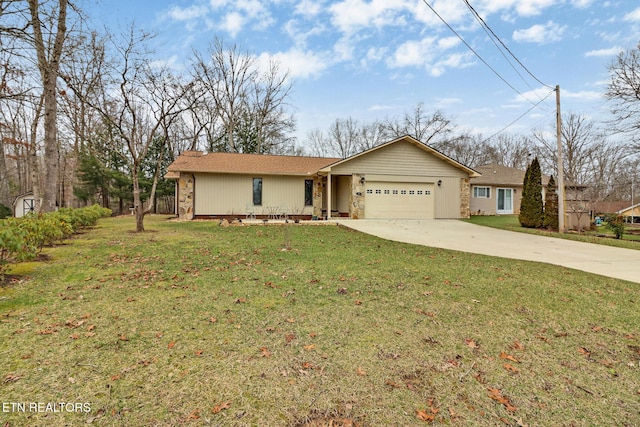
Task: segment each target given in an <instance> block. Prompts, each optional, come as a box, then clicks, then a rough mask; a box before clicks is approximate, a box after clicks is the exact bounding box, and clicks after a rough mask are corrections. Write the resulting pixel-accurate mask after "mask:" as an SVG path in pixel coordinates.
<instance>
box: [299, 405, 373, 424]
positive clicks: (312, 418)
mask: <svg viewBox="0 0 640 427" xmlns="http://www.w3.org/2000/svg"><path fill="white" fill-rule="evenodd" d="M349 406H350V405H349ZM349 412H350V411H349V410H348V409H339V410H330V411H320V410H313V411H311V413H310V414H309V415H307V416H306V417H304V418H302V419H300V420H298V421H296V422H295V423H294V424H293V425H292V427H367V424H365V422H364V421H362V420H360V419H358V418H357V417H356V418H353V417H352V416H350V414H349Z"/></svg>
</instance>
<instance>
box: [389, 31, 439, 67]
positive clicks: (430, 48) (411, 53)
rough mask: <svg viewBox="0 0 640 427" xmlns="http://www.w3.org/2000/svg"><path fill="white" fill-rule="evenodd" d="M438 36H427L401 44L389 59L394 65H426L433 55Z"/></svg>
mask: <svg viewBox="0 0 640 427" xmlns="http://www.w3.org/2000/svg"><path fill="white" fill-rule="evenodd" d="M435 41H436V38H435V37H427V38H424V39H422V40H419V41H415V40H410V41H408V42H405V43H403V44H401V45H400V46H399V47H398V49H397V50H396V51H395V53H394V55H393V56H392V57H391V58H390V59H389V61H390V64H389V65H391V66H392V67H407V66H419V65H425V64H426V63H428V62H429V61H430V60H431V58H432V57H433V52H434V50H435V49H434V45H435Z"/></svg>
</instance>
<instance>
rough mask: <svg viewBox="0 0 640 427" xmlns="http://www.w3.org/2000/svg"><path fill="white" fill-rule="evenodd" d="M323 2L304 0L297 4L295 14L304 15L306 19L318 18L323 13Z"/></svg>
mask: <svg viewBox="0 0 640 427" xmlns="http://www.w3.org/2000/svg"><path fill="white" fill-rule="evenodd" d="M322 6H323V5H322V2H319V1H315V0H302V1H301V2H299V3H298V4H296V7H295V9H294V10H293V13H294V14H296V15H302V16H304V17H305V18H311V17H314V16H317V15H319V14H320V12H321V11H322Z"/></svg>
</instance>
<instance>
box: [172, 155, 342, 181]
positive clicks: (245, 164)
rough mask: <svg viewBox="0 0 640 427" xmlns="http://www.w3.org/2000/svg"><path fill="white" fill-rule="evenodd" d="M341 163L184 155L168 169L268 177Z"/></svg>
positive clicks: (323, 159) (319, 159)
mask: <svg viewBox="0 0 640 427" xmlns="http://www.w3.org/2000/svg"><path fill="white" fill-rule="evenodd" d="M338 160H340V159H335V158H329V157H306V156H274V155H267V154H239V153H209V154H203V153H200V152H194V151H189V152H184V153H182V154H181V155H180V156H178V158H177V159H176V160H175V161H174V162H173V163H171V165H169V168H168V170H169V173H171V172H210V173H237V174H267V175H305V176H306V175H312V174H314V173H316V172H318V170H320V169H322V168H323V167H325V166H328V165H330V164H332V163H335V162H337V161H338Z"/></svg>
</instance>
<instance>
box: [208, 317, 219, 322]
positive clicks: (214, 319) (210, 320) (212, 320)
mask: <svg viewBox="0 0 640 427" xmlns="http://www.w3.org/2000/svg"><path fill="white" fill-rule="evenodd" d="M217 321H218V319H216V318H215V317H211V318H210V319H209V322H211V323H216V322H217Z"/></svg>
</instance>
